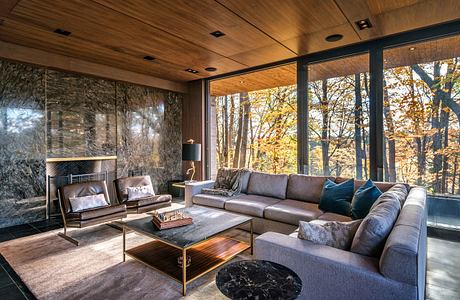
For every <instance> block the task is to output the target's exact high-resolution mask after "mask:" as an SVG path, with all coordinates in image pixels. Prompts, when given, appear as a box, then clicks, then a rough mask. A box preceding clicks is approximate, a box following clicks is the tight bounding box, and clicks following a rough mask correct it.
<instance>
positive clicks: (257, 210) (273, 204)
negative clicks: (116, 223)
mask: <svg viewBox="0 0 460 300" xmlns="http://www.w3.org/2000/svg"><path fill="white" fill-rule="evenodd" d="M327 178H329V179H331V180H333V181H335V182H342V181H344V180H346V178H340V177H339V178H334V177H322V176H307V175H297V174H291V175H273V174H266V173H259V172H251V173H247V174H246V175H245V176H243V177H242V178H241V187H242V188H241V193H240V194H238V195H236V196H234V197H224V196H218V195H209V194H203V193H201V190H202V189H203V188H205V187H207V188H209V187H212V186H213V184H214V182H213V181H201V182H193V183H188V184H187V185H186V190H185V201H186V205H187V206H190V205H202V206H207V207H212V208H216V209H224V210H227V211H231V212H234V213H239V214H244V215H248V216H252V217H253V222H254V231H255V232H256V233H258V234H261V235H260V236H259V237H257V238H256V240H255V256H256V258H257V259H265V260H270V261H274V262H277V263H280V264H282V265H285V266H287V267H289V268H291V269H292V270H294V271H295V272H296V273H297V274H298V275H299V276H300V277H301V278H302V282H303V287H302V293H301V295H300V298H299V299H423V298H424V291H425V270H426V213H427V210H426V205H425V202H426V191H425V189H424V188H421V187H409V186H408V187H407V188H408V189H409V192H408V196H407V198H406V200H405V202H404V203H403V205H402V209H401V212H400V214H399V217H398V219H397V221H396V223H395V225H394V227H393V230H392V231H391V233H390V235H389V237H388V239H387V241H386V244H385V247H384V250H383V253H382V255H381V256H380V257H368V256H364V255H361V254H357V253H353V252H350V251H345V250H340V249H336V248H333V247H330V246H325V245H317V244H314V243H312V242H310V241H307V240H301V239H299V238H297V233H296V232H295V230H296V229H297V228H298V224H299V221H301V220H302V221H311V220H315V219H320V220H336V221H350V220H351V218H350V217H347V216H343V215H338V214H334V213H329V212H323V211H321V210H320V209H319V208H318V204H319V199H320V195H321V191H322V188H323V184H324V182H325V180H326V179H327ZM364 183H365V181H361V180H355V190H357V189H358V188H359V186H361V185H362V184H364ZM375 184H376V185H377V186H378V187H379V189H380V190H381V191H382V192H385V191H387V190H388V189H390V188H391V187H392V186H393V185H394V184H392V183H384V182H376V183H375Z"/></svg>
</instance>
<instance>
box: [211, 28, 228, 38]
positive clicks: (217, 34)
mask: <svg viewBox="0 0 460 300" xmlns="http://www.w3.org/2000/svg"><path fill="white" fill-rule="evenodd" d="M210 35H212V36H214V37H216V38H220V37H221V36H224V35H225V33H223V32H222V31H219V30H216V31H214V32H211V33H210Z"/></svg>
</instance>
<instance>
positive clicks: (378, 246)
mask: <svg viewBox="0 0 460 300" xmlns="http://www.w3.org/2000/svg"><path fill="white" fill-rule="evenodd" d="M400 186H403V187H404V189H402V188H401V187H400ZM406 197H407V189H406V187H405V186H404V185H395V186H394V187H392V188H391V189H389V190H388V191H386V192H385V193H383V194H382V195H381V196H380V197H379V199H378V200H377V201H376V202H375V203H374V204H373V205H372V207H371V209H370V211H369V214H368V215H367V216H366V217H365V218H364V219H363V222H362V223H361V225H360V226H359V228H358V230H357V231H356V235H355V237H354V239H353V243H352V244H351V249H350V250H351V252H355V253H359V254H362V255H366V256H373V257H379V256H380V255H381V254H382V251H383V247H384V246H385V242H386V240H387V238H388V236H389V235H390V232H391V230H392V229H393V226H394V224H395V222H396V219H397V218H398V215H399V211H400V210H401V201H404V199H405V198H406Z"/></svg>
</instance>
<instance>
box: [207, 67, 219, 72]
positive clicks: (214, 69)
mask: <svg viewBox="0 0 460 300" xmlns="http://www.w3.org/2000/svg"><path fill="white" fill-rule="evenodd" d="M205 70H206V71H208V72H215V71H217V69H216V68H214V67H207V68H206V69H205Z"/></svg>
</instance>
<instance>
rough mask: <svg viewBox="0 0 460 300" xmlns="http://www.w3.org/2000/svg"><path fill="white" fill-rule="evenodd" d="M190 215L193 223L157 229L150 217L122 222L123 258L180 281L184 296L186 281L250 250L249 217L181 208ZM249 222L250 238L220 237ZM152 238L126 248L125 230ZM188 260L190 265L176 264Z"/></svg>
mask: <svg viewBox="0 0 460 300" xmlns="http://www.w3.org/2000/svg"><path fill="white" fill-rule="evenodd" d="M183 211H184V212H185V213H186V214H187V215H189V216H191V217H192V218H193V224H191V225H187V226H183V227H177V228H171V229H164V230H158V229H157V228H156V227H155V226H154V225H153V223H152V217H146V218H142V219H137V220H132V221H128V222H125V223H124V225H123V261H125V260H126V255H128V256H130V257H132V258H134V259H136V260H138V261H141V262H143V263H144V264H146V265H147V266H149V267H152V268H154V269H156V270H158V271H160V272H162V273H163V274H165V275H167V276H169V277H171V278H173V279H175V280H177V281H178V282H180V283H182V294H183V295H184V296H185V294H186V291H187V284H188V283H190V282H192V281H193V280H195V279H197V278H199V277H200V276H202V275H204V274H206V273H208V272H210V271H212V270H214V269H215V268H217V267H219V266H221V265H222V264H224V263H225V262H227V261H229V260H231V259H232V258H234V257H235V256H236V255H238V254H239V253H241V252H243V251H246V250H247V249H251V254H252V252H253V232H252V218H251V217H246V216H241V215H237V214H233V213H229V212H225V211H222V210H216V209H210V208H205V207H201V206H193V207H189V208H186V209H184V210H183ZM244 224H250V232H251V236H250V241H248V242H245V241H240V240H237V239H233V238H229V237H225V236H222V234H223V233H224V232H226V231H228V230H230V229H234V228H235V227H238V226H241V225H244ZM129 230H132V231H134V232H135V233H138V234H141V235H144V236H147V237H150V238H152V239H154V240H153V241H151V242H148V243H145V244H142V245H140V246H137V247H134V248H130V249H128V250H127V249H126V232H127V231H129ZM179 257H182V261H183V262H184V261H187V260H189V261H190V260H191V262H190V265H189V266H187V264H185V263H183V264H182V266H180V265H179V263H178V258H179Z"/></svg>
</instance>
